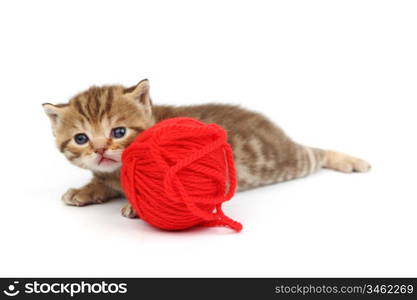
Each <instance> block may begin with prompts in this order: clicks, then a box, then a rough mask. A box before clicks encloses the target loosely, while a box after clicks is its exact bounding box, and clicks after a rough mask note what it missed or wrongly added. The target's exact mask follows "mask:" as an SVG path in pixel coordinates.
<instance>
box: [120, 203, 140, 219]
mask: <svg viewBox="0 0 417 300" xmlns="http://www.w3.org/2000/svg"><path fill="white" fill-rule="evenodd" d="M120 212H121V213H122V216H123V217H126V218H130V219H133V218H137V217H138V216H137V215H136V212H135V211H134V210H133V207H132V206H131V205H130V204H129V203H128V204H126V205H125V206H123V207H122V209H121V210H120Z"/></svg>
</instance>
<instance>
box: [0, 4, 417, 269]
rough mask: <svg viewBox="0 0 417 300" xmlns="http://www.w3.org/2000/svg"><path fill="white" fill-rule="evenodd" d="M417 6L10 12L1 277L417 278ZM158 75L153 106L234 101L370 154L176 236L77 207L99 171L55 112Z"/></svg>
mask: <svg viewBox="0 0 417 300" xmlns="http://www.w3.org/2000/svg"><path fill="white" fill-rule="evenodd" d="M416 16H417V5H416V2H415V1H381V0H378V1H363V0H361V1H352V0H349V1H259V0H257V1H250V2H249V1H213V0H211V1H204V2H203V1H155V0H153V1H66V2H64V1H40V0H39V1H7V2H6V1H2V2H1V4H0V33H1V36H0V38H1V40H0V43H1V45H0V54H1V55H0V82H1V90H0V97H1V100H0V101H1V102H0V103H1V117H0V125H1V127H0V128H1V133H2V134H1V147H0V151H1V153H0V157H1V181H0V183H1V197H0V198H1V199H0V231H1V236H0V237H1V246H0V276H297V277H298V276H417V259H416V253H417V242H416V229H417V219H416V212H417V204H416V201H417V197H416V194H417V193H416V182H415V180H416V166H417V158H416V153H417V152H416V150H417V149H416V134H415V131H416V129H417V126H416V125H417V124H416V123H417V122H416V107H415V103H416V100H417V88H416V82H417V35H416V34H417V18H416ZM143 78H149V80H150V83H151V92H152V96H153V101H154V103H159V104H162V103H164V104H192V103H195V104H197V103H205V102H210V101H216V102H227V103H238V104H242V105H243V106H245V107H248V108H252V109H254V110H257V111H260V112H263V113H264V114H266V115H267V116H268V117H270V118H271V119H273V120H275V121H276V122H277V123H278V124H279V125H280V126H282V127H283V128H284V129H285V130H286V131H287V132H288V133H289V135H291V136H292V137H293V138H294V139H295V140H297V141H300V142H302V143H304V144H308V145H311V146H319V147H324V148H332V149H337V150H340V151H344V152H347V153H350V154H353V155H357V156H360V157H363V158H365V159H367V160H369V161H370V162H371V164H372V166H373V169H372V171H371V172H370V173H368V174H349V175H346V174H340V173H336V172H332V171H324V170H323V171H320V172H319V173H317V174H315V175H313V176H310V177H309V178H306V179H301V180H296V181H292V182H288V183H283V184H279V185H274V186H269V187H265V188H259V189H256V190H253V191H249V192H245V193H241V194H237V195H236V196H235V197H234V198H233V199H232V200H231V201H230V202H229V203H227V204H226V205H225V206H224V207H225V211H226V213H227V214H228V215H230V216H231V217H232V218H235V219H237V220H239V221H241V222H242V223H243V225H244V229H243V231H242V232H241V233H239V234H235V233H233V232H231V231H229V230H228V229H225V228H213V229H207V228H199V229H195V230H191V231H186V232H178V233H169V232H162V231H159V230H155V229H154V228H152V227H150V226H148V225H146V224H145V223H143V221H141V220H138V219H136V220H130V219H126V218H123V217H121V216H120V212H119V209H120V208H121V206H122V205H123V204H124V201H123V200H117V201H113V202H111V203H107V204H104V205H97V206H88V207H83V208H76V207H68V206H65V205H64V204H63V203H62V202H61V201H60V197H61V194H62V193H64V192H65V191H66V189H68V188H70V187H78V186H81V185H82V184H84V183H85V182H87V180H88V179H89V177H90V175H89V173H88V172H87V171H84V170H81V169H78V168H76V167H74V166H72V165H70V164H69V163H68V162H67V161H66V160H65V159H64V157H63V156H62V155H61V154H60V153H59V152H58V151H57V150H56V149H55V146H54V141H53V138H52V134H51V131H50V124H49V120H48V119H47V117H46V116H45V115H44V112H43V110H42V108H41V103H43V102H54V103H59V102H65V101H67V100H68V99H69V98H70V97H71V96H72V95H74V94H75V93H77V92H80V91H82V90H84V89H86V88H88V87H89V86H90V85H93V84H95V85H101V84H112V83H121V84H124V85H127V86H130V85H133V84H135V83H136V82H138V81H139V80H141V79H143Z"/></svg>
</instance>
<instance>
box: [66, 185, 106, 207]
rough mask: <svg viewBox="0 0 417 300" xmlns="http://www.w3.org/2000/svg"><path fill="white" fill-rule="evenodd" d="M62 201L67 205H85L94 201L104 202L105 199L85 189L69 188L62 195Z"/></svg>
mask: <svg viewBox="0 0 417 300" xmlns="http://www.w3.org/2000/svg"><path fill="white" fill-rule="evenodd" d="M62 201H64V203H65V204H67V205H72V206H84V205H87V204H93V203H103V202H104V201H105V200H104V198H102V197H101V196H100V195H96V194H93V193H90V192H86V191H85V190H83V189H69V190H68V191H67V192H66V193H65V194H64V195H62Z"/></svg>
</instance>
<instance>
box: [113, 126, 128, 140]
mask: <svg viewBox="0 0 417 300" xmlns="http://www.w3.org/2000/svg"><path fill="white" fill-rule="evenodd" d="M125 134H126V128H124V127H117V128H113V129H112V131H111V136H112V137H114V138H116V139H120V138H122V137H123V136H124V135H125Z"/></svg>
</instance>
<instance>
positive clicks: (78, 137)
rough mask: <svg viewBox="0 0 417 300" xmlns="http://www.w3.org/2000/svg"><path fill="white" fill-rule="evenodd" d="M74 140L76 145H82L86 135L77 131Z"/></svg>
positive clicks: (86, 138) (85, 140) (85, 141)
mask: <svg viewBox="0 0 417 300" xmlns="http://www.w3.org/2000/svg"><path fill="white" fill-rule="evenodd" d="M74 141H75V142H76V143H77V144H78V145H82V144H85V143H87V142H88V136H86V135H85V134H84V133H79V134H76V135H75V136H74Z"/></svg>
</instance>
